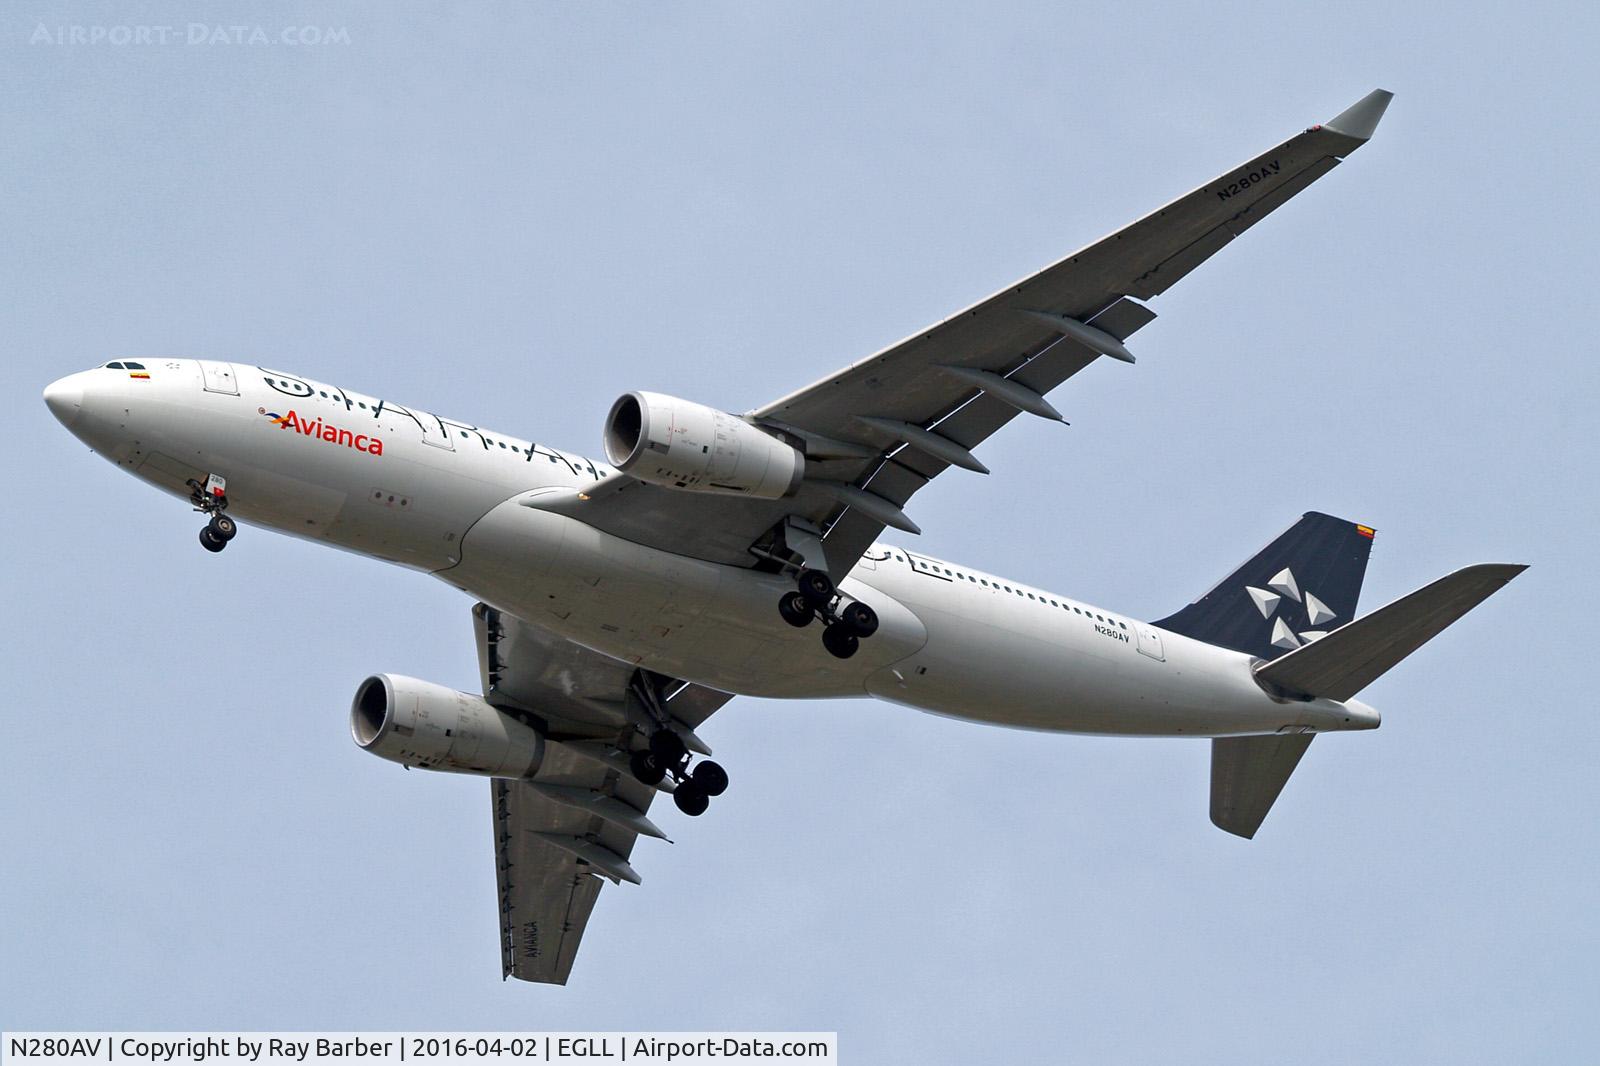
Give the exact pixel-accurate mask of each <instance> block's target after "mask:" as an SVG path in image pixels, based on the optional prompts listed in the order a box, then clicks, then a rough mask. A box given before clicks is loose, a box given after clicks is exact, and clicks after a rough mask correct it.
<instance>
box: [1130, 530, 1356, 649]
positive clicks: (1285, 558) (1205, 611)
mask: <svg viewBox="0 0 1600 1066" xmlns="http://www.w3.org/2000/svg"><path fill="white" fill-rule="evenodd" d="M1373 535H1374V534H1373V530H1372V528H1371V527H1370V526H1363V525H1357V524H1356V523H1355V522H1348V521H1346V520H1344V519H1343V518H1334V517H1333V516H1332V515H1325V514H1321V513H1319V512H1317V511H1311V512H1308V513H1307V514H1306V515H1305V516H1304V517H1302V518H1301V519H1300V521H1298V522H1296V523H1295V524H1294V525H1292V526H1290V527H1289V528H1288V529H1287V530H1286V531H1285V532H1284V533H1283V534H1282V535H1281V536H1279V537H1278V539H1276V540H1274V541H1273V542H1272V543H1271V544H1268V545H1267V546H1266V547H1265V548H1263V549H1261V551H1260V552H1258V553H1256V555H1255V557H1254V558H1253V559H1251V560H1250V561H1249V562H1247V563H1245V564H1244V565H1243V566H1241V567H1239V569H1237V570H1235V571H1234V572H1233V573H1232V574H1230V575H1228V577H1226V578H1225V579H1223V581H1222V583H1221V584H1219V585H1217V587H1216V588H1214V589H1212V590H1211V591H1210V592H1208V593H1206V594H1205V595H1204V596H1202V597H1200V598H1199V599H1198V600H1196V601H1195V602H1193V603H1191V604H1189V606H1187V607H1185V608H1184V609H1183V610H1181V611H1179V612H1177V613H1176V614H1173V615H1169V616H1167V617H1166V618H1163V619H1161V620H1160V621H1158V622H1156V623H1155V624H1156V625H1158V626H1160V627H1161V628H1162V629H1166V630H1170V631H1171V632H1173V633H1181V634H1183V635H1184V636H1186V637H1192V638H1194V639H1195V640H1203V641H1205V642H1206V643H1207V644H1216V645H1218V646H1220V647H1224V648H1232V649H1233V650H1234V651H1242V652H1244V653H1245V654H1247V655H1254V656H1257V657H1258V658H1262V659H1275V658H1277V657H1278V656H1280V655H1282V654H1284V653H1285V652H1289V651H1294V650H1295V649H1296V648H1300V647H1304V646H1305V645H1306V644H1308V643H1310V642H1311V641H1314V640H1317V639H1319V638H1320V637H1321V636H1323V635H1324V634H1326V633H1327V632H1328V631H1329V630H1331V629H1336V628H1338V627H1339V626H1342V625H1344V624H1345V623H1346V622H1349V621H1350V620H1351V619H1352V618H1354V617H1355V613H1356V601H1357V600H1358V599H1360V597H1361V581H1362V579H1363V578H1364V577H1366V574H1367V558H1368V556H1369V555H1371V553H1372V538H1373Z"/></svg>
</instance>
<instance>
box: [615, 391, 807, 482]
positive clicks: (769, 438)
mask: <svg viewBox="0 0 1600 1066" xmlns="http://www.w3.org/2000/svg"><path fill="white" fill-rule="evenodd" d="M605 439H606V457H607V458H609V459H610V460H611V461H612V462H613V463H614V464H616V466H617V469H619V470H622V471H623V472H624V473H627V474H631V475H632V476H634V477H636V478H638V479H639V480H640V481H648V482H650V483H651V484H654V485H664V486H666V487H667V488H673V489H686V490H688V491H690V492H712V493H719V494H723V495H728V496H755V497H758V498H760V499H764V500H776V499H778V498H779V497H782V496H787V495H789V494H790V493H792V492H794V490H795V489H797V488H799V487H800V479H801V478H802V477H803V476H804V475H805V466H806V460H805V456H804V455H802V454H801V453H800V451H799V450H798V449H796V448H794V447H792V446H791V445H789V444H787V443H785V442H784V441H781V440H779V439H778V438H777V437H775V436H773V435H772V434H770V433H768V432H766V431H765V430H763V429H761V428H760V427H758V426H753V425H751V424H750V423H749V422H746V421H745V420H744V419H742V418H737V417H735V416H734V415H730V414H727V413H725V412H723V411H718V410H716V409H715V408H711V407H706V406H704V405H702V404H698V403H690V402H689V401H688V400H680V399H678V398H677V397H675V396H663V395H661V394H660V393H657V392H630V393H628V394H627V395H625V396H623V397H622V398H621V399H619V400H618V401H617V402H616V403H614V404H612V405H611V413H610V414H609V415H608V416H606V432H605Z"/></svg>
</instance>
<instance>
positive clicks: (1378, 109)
mask: <svg viewBox="0 0 1600 1066" xmlns="http://www.w3.org/2000/svg"><path fill="white" fill-rule="evenodd" d="M1393 99H1394V93H1392V92H1390V91H1389V90H1387V89H1374V90H1372V91H1371V92H1370V93H1368V94H1367V95H1365V96H1363V97H1362V98H1361V99H1360V100H1357V101H1356V102H1355V103H1354V104H1352V105H1351V106H1350V107H1347V108H1345V109H1344V110H1343V111H1341V112H1339V114H1338V116H1337V117H1335V118H1331V119H1329V120H1328V121H1327V122H1324V123H1323V124H1322V125H1323V128H1324V129H1329V130H1332V131H1333V132H1335V133H1342V134H1344V135H1345V136H1346V137H1354V138H1355V139H1356V140H1358V141H1367V140H1371V139H1372V135H1373V133H1375V132H1376V131H1377V129H1378V123H1379V122H1380V121H1382V119H1383V113H1384V112H1385V111H1387V110H1388V109H1389V101H1390V100H1393Z"/></svg>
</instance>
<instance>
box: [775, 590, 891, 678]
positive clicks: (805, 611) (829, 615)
mask: <svg viewBox="0 0 1600 1066" xmlns="http://www.w3.org/2000/svg"><path fill="white" fill-rule="evenodd" d="M796 585H797V586H798V587H797V588H796V589H795V590H794V591H793V592H786V593H784V594H783V597H782V598H781V599H779V600H778V614H780V615H782V616H783V620H784V621H785V622H788V623H789V624H790V625H792V626H794V627H795V628H796V629H803V628H805V627H806V626H808V625H810V624H811V621H812V619H814V618H821V619H822V621H823V629H822V646H823V647H824V648H827V649H828V653H829V654H830V655H833V656H835V657H837V658H840V659H848V658H850V656H852V655H854V654H855V653H856V649H858V648H860V647H861V642H862V641H863V640H865V639H866V638H867V637H870V636H872V634H874V633H876V632H877V631H878V613H877V612H876V611H874V610H873V609H872V608H871V607H868V606H867V605H866V604H864V603H862V602H861V601H860V600H851V601H850V602H849V603H844V598H843V597H842V596H840V595H839V592H838V591H837V590H836V589H835V588H834V587H833V579H832V578H830V577H829V576H828V575H827V574H825V573H823V572H822V571H821V570H802V571H800V574H799V577H798V578H797V579H796Z"/></svg>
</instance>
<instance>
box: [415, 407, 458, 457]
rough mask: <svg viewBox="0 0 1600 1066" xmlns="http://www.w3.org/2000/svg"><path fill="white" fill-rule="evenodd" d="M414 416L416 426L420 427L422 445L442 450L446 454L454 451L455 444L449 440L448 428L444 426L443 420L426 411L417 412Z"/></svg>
mask: <svg viewBox="0 0 1600 1066" xmlns="http://www.w3.org/2000/svg"><path fill="white" fill-rule="evenodd" d="M415 414H416V416H417V425H419V426H421V427H422V443H424V444H431V445H433V446H434V447H435V448H443V449H444V450H445V451H447V452H453V451H455V450H456V442H455V441H453V440H451V439H450V427H449V426H447V425H445V424H444V420H443V419H441V418H440V417H439V416H438V415H430V414H429V413H428V412H426V411H417V412H415Z"/></svg>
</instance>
